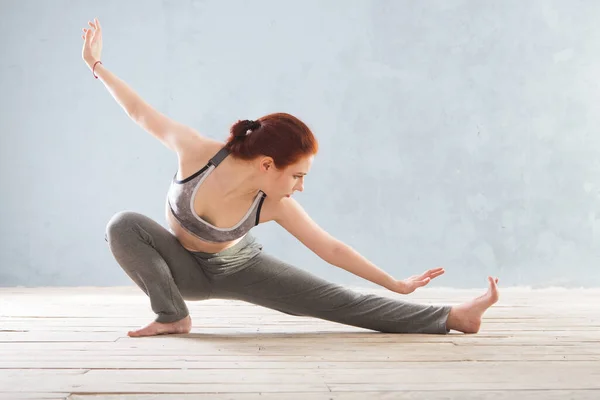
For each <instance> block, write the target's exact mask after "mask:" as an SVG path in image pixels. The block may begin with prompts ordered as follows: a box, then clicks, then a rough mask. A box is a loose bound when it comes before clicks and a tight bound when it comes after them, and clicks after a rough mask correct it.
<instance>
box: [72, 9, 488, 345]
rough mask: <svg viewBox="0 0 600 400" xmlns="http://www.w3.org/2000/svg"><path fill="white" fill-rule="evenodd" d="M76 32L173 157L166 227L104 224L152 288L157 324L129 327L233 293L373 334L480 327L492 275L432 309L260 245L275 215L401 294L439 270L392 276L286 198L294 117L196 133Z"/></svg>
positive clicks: (163, 325) (169, 325) (164, 324)
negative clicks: (462, 298) (220, 135)
mask: <svg viewBox="0 0 600 400" xmlns="http://www.w3.org/2000/svg"><path fill="white" fill-rule="evenodd" d="M89 25H90V27H89V28H87V29H85V28H84V29H83V31H84V34H83V35H82V38H83V40H84V44H83V59H84V61H85V62H86V64H87V65H88V67H89V68H90V69H91V70H92V74H93V75H94V77H95V78H96V79H100V80H101V81H102V83H103V84H104V85H105V86H106V88H107V89H108V91H109V92H110V94H111V95H112V96H113V97H114V98H115V100H116V101H117V102H118V103H119V104H120V105H121V106H122V107H123V108H124V110H125V111H126V112H127V114H128V115H129V116H130V117H131V118H132V119H133V120H134V121H135V122H136V123H137V124H138V125H140V126H141V127H142V128H143V129H144V130H146V131H148V132H149V133H150V134H152V135H153V136H155V137H156V138H157V139H158V140H160V141H161V142H162V143H163V144H164V145H165V146H166V147H167V148H169V149H171V150H172V151H174V152H175V153H176V154H177V155H178V159H179V169H178V173H177V174H176V175H175V177H174V178H173V181H172V182H171V186H170V188H169V192H168V195H167V201H166V204H165V207H166V218H167V222H168V224H169V227H170V229H169V230H167V229H165V228H163V227H162V226H161V225H159V224H158V223H157V222H155V221H153V220H151V219H150V218H148V217H146V216H144V215H141V214H138V213H135V212H120V213H118V214H116V215H115V216H113V218H111V220H110V221H109V223H108V226H107V229H106V241H107V242H108V243H109V247H110V250H111V251H112V253H113V255H114V257H115V259H116V261H117V262H118V263H119V264H120V265H121V267H122V268H123V269H124V270H125V272H126V273H127V274H128V276H129V277H130V278H131V279H132V280H133V281H134V282H135V283H136V284H137V285H138V286H139V287H140V288H141V289H142V290H143V291H144V292H145V293H146V294H147V295H148V297H149V298H150V304H151V307H152V310H153V311H154V312H155V313H156V315H157V316H156V319H155V321H153V322H151V323H150V324H148V325H147V326H145V327H143V328H141V329H138V330H135V331H130V332H129V333H128V334H129V336H150V335H158V334H169V333H188V332H189V331H190V330H191V327H192V321H191V318H190V316H189V313H188V309H187V307H186V304H185V300H202V299H208V298H222V299H237V300H243V301H247V302H251V303H254V304H257V305H261V306H264V307H269V308H272V309H275V310H278V311H281V312H284V313H287V314H290V315H303V316H312V317H316V318H321V319H326V320H329V321H334V322H338V323H342V324H347V325H353V326H357V327H362V328H366V329H372V330H376V331H380V332H398V333H440V334H441V333H447V332H449V331H450V330H451V329H454V330H457V331H460V332H465V333H475V332H477V331H478V330H479V327H480V324H481V318H482V316H483V313H484V312H485V310H487V309H488V308H489V307H490V306H491V305H492V304H494V303H495V302H496V301H497V300H498V289H497V286H496V283H497V282H498V280H497V279H493V278H492V277H488V280H489V290H488V292H487V293H485V294H484V295H483V296H480V297H478V298H476V299H473V300H471V301H469V302H467V303H464V304H461V305H458V306H448V305H445V306H434V305H422V304H414V303H409V302H405V301H402V300H397V299H392V298H387V297H383V296H375V295H372V294H360V293H357V292H354V291H351V290H348V289H346V288H344V287H342V286H340V285H336V284H332V283H330V282H327V281H325V280H323V279H321V278H319V277H316V276H314V275H312V274H310V273H307V272H305V271H304V270H301V269H299V268H296V267H294V266H292V265H289V264H287V263H285V262H282V261H280V260H278V259H276V258H275V257H273V256H271V255H268V254H266V253H265V252H263V250H262V245H260V244H259V243H257V242H256V241H255V239H254V237H253V236H252V235H251V234H250V233H249V232H248V231H249V230H250V229H251V228H252V227H253V226H255V225H258V224H262V223H265V222H268V221H276V222H277V223H278V224H280V225H281V226H282V227H283V228H285V229H286V230H287V231H289V232H290V233H291V234H292V235H294V236H295V237H296V238H297V239H298V240H300V241H301V242H302V243H303V244H304V245H306V246H307V247H308V248H309V249H310V250H312V251H313V252H314V253H316V254H317V255H318V256H320V257H321V258H322V259H323V260H325V261H327V262H328V263H330V264H332V265H335V266H339V267H341V268H344V269H345V270H347V271H349V272H352V273H354V274H356V275H358V276H361V277H363V278H365V279H367V280H369V281H372V282H375V283H377V284H379V285H381V286H383V287H385V288H387V289H389V290H391V291H393V292H396V293H402V294H408V293H411V292H413V291H414V290H415V289H416V288H418V287H421V286H424V285H426V284H428V283H429V282H430V281H431V279H434V278H436V277H438V276H440V275H441V274H443V273H444V270H443V269H442V268H436V269H432V270H429V271H427V272H425V273H423V274H422V275H418V276H412V277H410V278H408V279H404V280H396V279H394V278H393V277H391V276H390V275H388V274H386V273H385V272H383V271H382V270H380V269H378V268H377V267H376V266H375V265H373V264H372V263H371V262H369V261H368V260H366V259H365V258H364V257H362V256H361V255H360V254H358V253H357V252H356V251H354V250H353V249H352V248H350V247H349V246H347V245H346V244H344V243H342V242H340V241H339V240H337V239H335V238H333V237H331V236H330V235H329V234H328V233H327V232H325V231H324V230H323V229H321V228H320V227H319V226H318V225H317V224H316V223H315V222H313V221H312V220H311V219H310V217H309V216H308V215H307V214H306V213H305V212H304V210H303V209H302V207H301V206H300V205H299V204H298V203H297V202H296V201H295V200H294V199H292V198H291V196H292V194H293V193H294V192H296V191H302V190H303V188H304V179H305V176H306V175H307V174H308V172H309V170H310V167H311V163H312V160H313V157H314V156H315V154H316V153H317V151H318V144H317V141H316V139H315V138H314V136H313V134H312V132H311V131H310V129H309V128H308V127H307V126H306V125H305V124H304V123H303V122H302V121H300V120H299V119H297V118H295V117H294V116H292V115H289V114H284V113H278V114H271V115H267V116H264V117H262V118H260V119H258V120H257V121H250V120H244V121H238V122H237V123H235V124H234V125H233V126H232V127H231V135H230V137H229V139H228V140H227V142H226V143H221V142H219V141H215V140H212V139H209V138H206V137H203V136H201V135H200V134H198V133H197V132H196V131H194V130H193V129H192V128H190V127H187V126H184V125H181V124H179V123H177V122H175V121H173V120H171V119H169V118H168V117H166V116H165V115H163V114H161V113H159V112H158V111H156V110H155V109H153V108H152V107H151V106H150V105H149V104H147V103H146V102H145V101H144V100H143V99H142V98H140V97H139V96H138V95H137V94H136V93H135V92H134V91H133V90H132V89H131V88H129V87H128V86H127V85H126V84H125V83H124V82H123V81H121V80H120V79H119V78H117V77H116V76H115V75H114V74H112V73H111V72H110V71H109V70H108V69H107V68H105V67H104V66H103V65H102V63H101V62H100V55H101V50H102V28H101V26H100V22H99V21H98V20H97V19H95V20H94V22H89Z"/></svg>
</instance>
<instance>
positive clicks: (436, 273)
mask: <svg viewBox="0 0 600 400" xmlns="http://www.w3.org/2000/svg"><path fill="white" fill-rule="evenodd" d="M444 272H446V271H445V270H444V268H442V267H439V268H433V269H430V270H428V271H425V272H424V273H423V274H421V275H419V276H418V279H420V280H421V279H425V278H427V277H429V278H432V279H433V278H436V277H438V276H440V275H442V274H443V273H444Z"/></svg>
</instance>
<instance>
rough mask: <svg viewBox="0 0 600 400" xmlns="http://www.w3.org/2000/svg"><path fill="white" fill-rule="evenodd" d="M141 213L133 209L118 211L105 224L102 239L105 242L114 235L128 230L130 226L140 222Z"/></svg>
mask: <svg viewBox="0 0 600 400" xmlns="http://www.w3.org/2000/svg"><path fill="white" fill-rule="evenodd" d="M141 218H143V215H141V214H139V213H136V212H134V211H119V212H118V213H116V214H115V215H113V216H112V217H111V219H110V220H109V221H108V223H107V224H106V229H105V234H104V240H106V241H107V242H108V241H110V240H111V238H114V237H116V236H119V235H122V234H123V233H126V232H128V231H129V232H130V231H131V227H133V226H134V225H135V224H138V223H139V222H140V219H141Z"/></svg>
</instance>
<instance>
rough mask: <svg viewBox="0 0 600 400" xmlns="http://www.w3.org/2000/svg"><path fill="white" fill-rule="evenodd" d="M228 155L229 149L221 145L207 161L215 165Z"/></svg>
mask: <svg viewBox="0 0 600 400" xmlns="http://www.w3.org/2000/svg"><path fill="white" fill-rule="evenodd" d="M228 155H229V150H227V149H226V148H225V147H223V148H222V149H221V150H219V152H218V153H217V154H215V155H214V156H213V158H211V159H210V161H209V163H210V164H212V165H214V166H215V167H217V166H218V165H219V164H221V161H223V160H224V159H225V157H227V156H228Z"/></svg>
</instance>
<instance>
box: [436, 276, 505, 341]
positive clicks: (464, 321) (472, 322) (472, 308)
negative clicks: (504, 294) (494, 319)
mask: <svg viewBox="0 0 600 400" xmlns="http://www.w3.org/2000/svg"><path fill="white" fill-rule="evenodd" d="M488 281H489V284H490V287H489V289H488V291H487V293H485V294H484V295H482V296H479V297H477V298H475V299H473V300H471V301H468V302H466V303H463V304H460V305H458V306H454V307H452V310H450V314H449V315H448V321H447V322H446V327H447V328H448V329H454V330H456V331H460V332H464V333H477V332H479V327H480V326H481V317H482V316H483V313H485V311H486V310H487V309H488V308H490V307H491V306H492V304H494V303H496V302H497V301H498V298H499V294H498V286H497V285H496V284H497V283H498V278H492V277H491V276H488Z"/></svg>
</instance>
